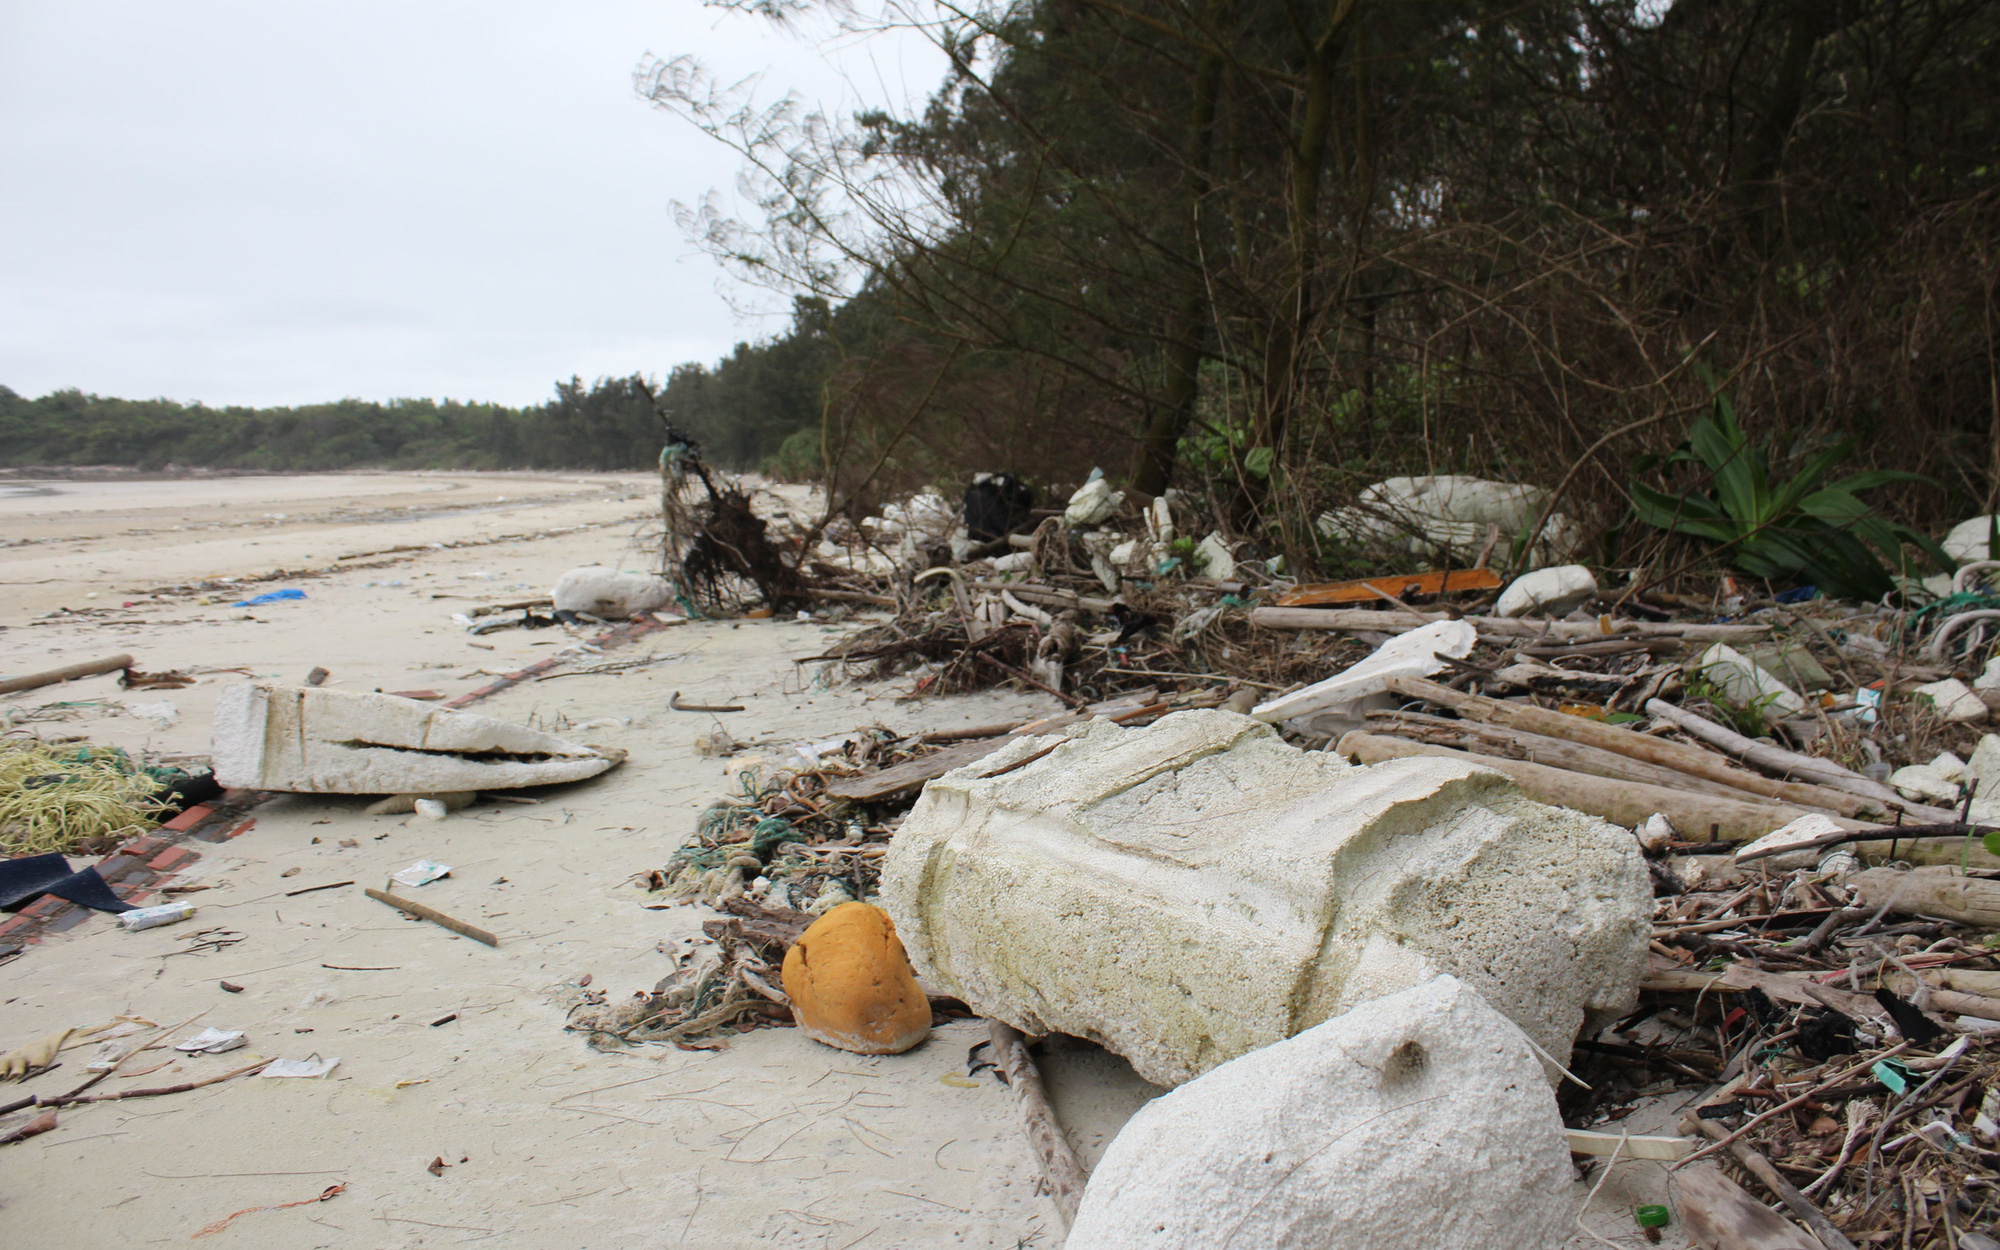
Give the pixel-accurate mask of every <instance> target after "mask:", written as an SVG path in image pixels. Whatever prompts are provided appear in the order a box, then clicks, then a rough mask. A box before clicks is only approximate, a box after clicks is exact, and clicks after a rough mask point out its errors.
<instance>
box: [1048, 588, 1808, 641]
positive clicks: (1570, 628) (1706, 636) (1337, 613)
mask: <svg viewBox="0 0 2000 1250" xmlns="http://www.w3.org/2000/svg"><path fill="white" fill-rule="evenodd" d="M1014 593H1016V594H1020V591H1018V590H1017V591H1015V592H1014ZM1444 619H1445V614H1444V613H1442V612H1437V613H1429V612H1417V613H1410V612H1400V611H1397V612H1378V611H1374V610H1372V609H1367V608H1253V609H1252V610H1251V612H1250V623H1251V624H1252V625H1261V626H1263V627H1264V628H1266V629H1331V630H1347V631H1352V630H1366V631H1372V632H1378V633H1384V634H1400V633H1405V632H1407V631H1409V630H1412V629H1415V628H1417V627H1418V626H1419V625H1428V624H1430V623H1431V622H1432V621H1441V620H1444ZM1464 619H1465V621H1466V623H1467V624H1469V625H1471V626H1473V627H1474V628H1476V629H1477V630H1478V631H1479V632H1480V633H1481V634H1483V635H1485V636H1487V637H1492V638H1546V639H1550V640H1580V641H1587V640H1591V639H1597V638H1607V637H1611V636H1613V635H1617V636H1629V637H1634V638H1682V639H1685V640H1687V641H1688V642H1736V641H1747V640H1753V639H1758V638H1762V637H1764V636H1765V635H1766V634H1768V633H1770V632H1771V627H1770V626H1769V625H1676V624H1673V623H1671V622H1666V623H1660V624H1655V623H1654V622H1652V621H1613V622H1611V628H1610V629H1608V630H1607V629H1605V628H1604V627H1603V626H1601V625H1599V624H1598V623H1597V622H1596V621H1536V620H1526V619H1522V620H1516V619H1514V618H1512V617H1505V616H1468V617H1466V618H1464Z"/></svg>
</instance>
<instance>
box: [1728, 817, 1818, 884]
mask: <svg viewBox="0 0 2000 1250" xmlns="http://www.w3.org/2000/svg"><path fill="white" fill-rule="evenodd" d="M1840 832H1842V827H1841V825H1840V822H1839V821H1836V820H1835V819H1834V818H1833V817H1831V816H1823V815H1821V814H1820V813H1818V812H1808V813H1807V814H1806V815H1804V816H1801V817H1799V818H1798V819H1797V820H1795V821H1793V822H1792V823H1791V824H1789V825H1785V826H1784V827H1782V828H1779V829H1773V830H1771V832H1769V833H1767V834H1765V835H1764V836H1763V837H1761V838H1758V839H1756V840H1755V841H1753V842H1751V843H1750V844H1749V845H1748V846H1743V847H1739V848H1737V851H1736V858H1737V859H1738V860H1743V861H1744V862H1745V863H1748V862H1751V861H1752V860H1754V861H1755V862H1757V863H1761V864H1768V865H1770V867H1771V868H1772V869H1773V870H1776V871H1779V872H1790V871H1791V870H1792V869H1794V868H1811V867H1812V866H1814V865H1815V864H1817V863H1819V857H1820V854H1821V850H1822V848H1821V847H1819V846H1816V845H1814V840H1815V839H1817V838H1822V837H1825V836H1826V835H1828V834H1833V833H1840ZM1791 846H1797V847H1798V849H1797V850H1785V849H1783V848H1785V847H1791ZM1745 856H1749V857H1750V860H1744V857H1745Z"/></svg>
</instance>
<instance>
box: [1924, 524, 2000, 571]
mask: <svg viewBox="0 0 2000 1250" xmlns="http://www.w3.org/2000/svg"><path fill="white" fill-rule="evenodd" d="M1995 521H2000V517H1990V516H1976V517H1972V518H1970V519H1969V520H1964V521H1960V522H1959V523H1958V524H1957V525H1954V526H1952V527H1951V533H1949V534H1946V535H1945V536H1944V541H1943V542H1942V543H1940V544H1938V545H1939V546H1941V547H1943V548H1944V553H1945V554H1946V555H1948V556H1950V557H1951V558H1952V560H1953V561H1954V562H1956V563H1958V564H1970V563H1972V562H1973V561H1974V560H1991V559H1994V558H1995V557H1994V556H1993V554H1992V553H1991V552H1990V551H1988V549H1987V546H1988V543H1989V542H1990V541H1991V538H1992V532H1993V531H1992V526H1993V524H1994V522H1995Z"/></svg>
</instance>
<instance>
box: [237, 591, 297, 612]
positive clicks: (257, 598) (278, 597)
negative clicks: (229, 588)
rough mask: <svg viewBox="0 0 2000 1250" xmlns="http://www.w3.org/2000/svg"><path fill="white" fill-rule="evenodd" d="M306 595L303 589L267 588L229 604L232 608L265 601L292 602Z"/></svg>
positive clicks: (250, 606)
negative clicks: (257, 593)
mask: <svg viewBox="0 0 2000 1250" xmlns="http://www.w3.org/2000/svg"><path fill="white" fill-rule="evenodd" d="M305 597H306V592H305V591H303V590H267V591H265V592H264V593H263V594H261V595H252V596H251V597H250V598H248V599H241V600H238V601H237V602H235V603H232V604H230V605H229V606H230V607H232V608H255V607H261V606H263V605H264V604H267V603H292V602H295V601H297V600H300V599H303V598H305Z"/></svg>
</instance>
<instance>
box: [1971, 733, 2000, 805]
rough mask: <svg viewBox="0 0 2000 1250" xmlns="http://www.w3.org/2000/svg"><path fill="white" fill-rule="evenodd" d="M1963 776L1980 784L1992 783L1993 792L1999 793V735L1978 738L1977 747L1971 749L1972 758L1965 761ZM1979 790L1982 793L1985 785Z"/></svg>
mask: <svg viewBox="0 0 2000 1250" xmlns="http://www.w3.org/2000/svg"><path fill="white" fill-rule="evenodd" d="M1965 775H1966V776H1967V777H1970V778H1973V779H1975V780H1977V781H1980V782H1982V783H1985V782H1991V783H1993V788H1994V791H1995V792H1996V793H2000V734H1987V735H1985V736H1984V737H1982V738H1980V740H1979V745H1978V746H1976V747H1974V748H1973V749H1972V758H1971V759H1970V760H1968V761H1966V764H1965ZM1980 789H1981V790H1982V791H1983V790H1984V789H1985V785H1983V784H1982V785H1981V786H1980Z"/></svg>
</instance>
